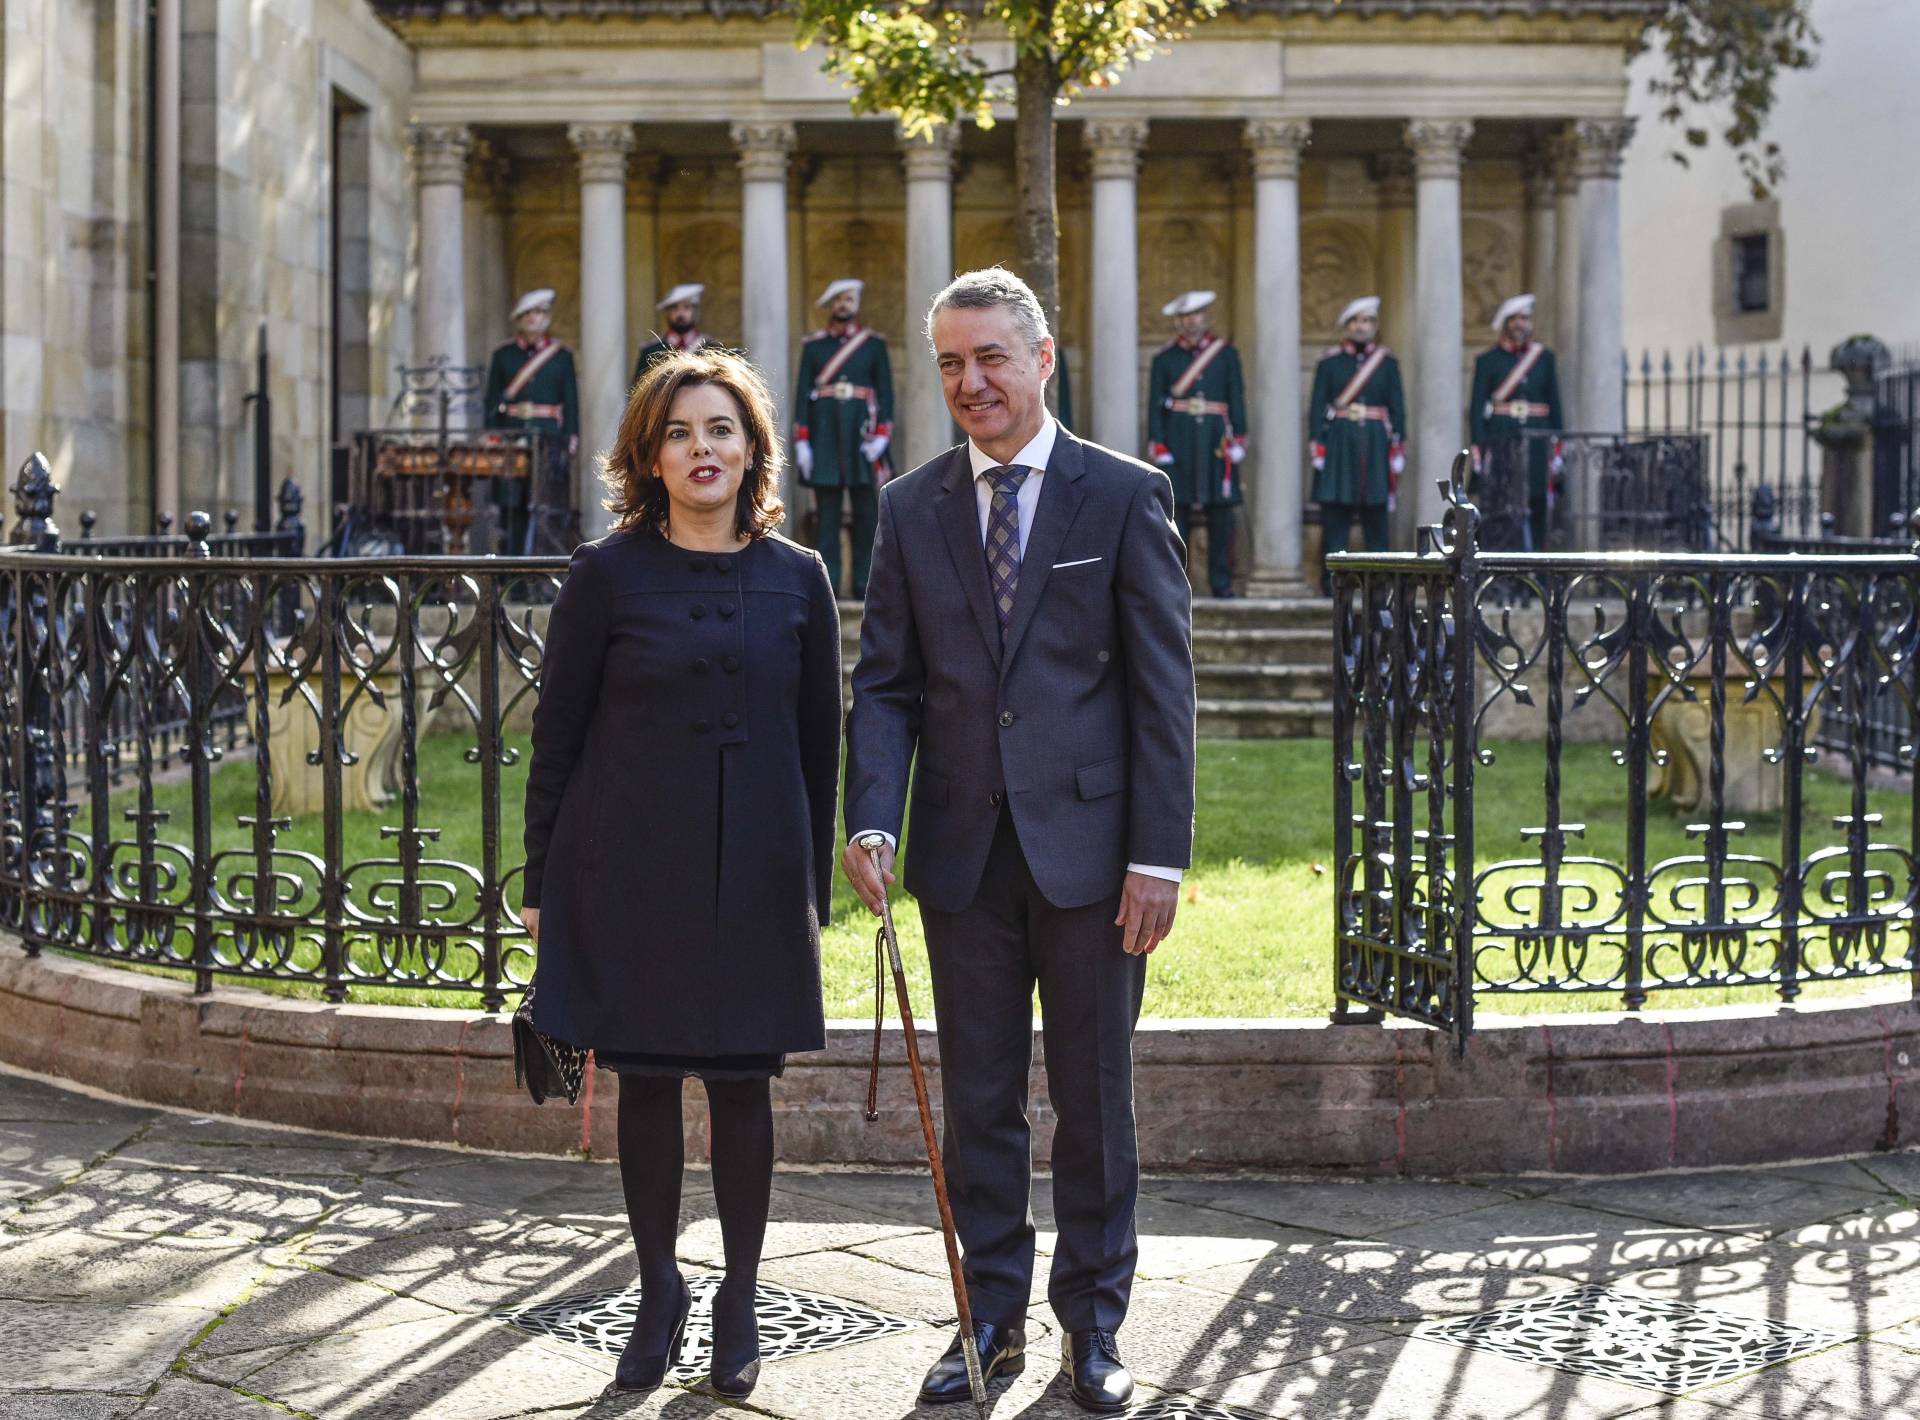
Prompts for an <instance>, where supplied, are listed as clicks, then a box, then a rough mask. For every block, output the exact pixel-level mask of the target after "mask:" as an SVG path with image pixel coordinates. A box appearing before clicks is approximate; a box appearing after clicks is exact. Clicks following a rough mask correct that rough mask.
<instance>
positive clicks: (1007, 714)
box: [1000, 710, 1013, 729]
mask: <svg viewBox="0 0 1920 1420" xmlns="http://www.w3.org/2000/svg"><path fill="white" fill-rule="evenodd" d="M1012 723H1013V711H1011V710H1002V711H1001V712H1000V726H1001V728H1002V729H1005V728H1006V727H1007V726H1008V725H1011V724H1012Z"/></svg>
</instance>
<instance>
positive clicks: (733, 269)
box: [633, 211, 741, 345]
mask: <svg viewBox="0 0 1920 1420" xmlns="http://www.w3.org/2000/svg"><path fill="white" fill-rule="evenodd" d="M657 269H658V270H659V273H660V281H661V283H662V284H663V285H677V284H679V283H680V282H682V281H698V282H700V283H702V284H703V285H705V286H706V288H707V291H706V295H705V296H703V297H702V298H701V301H700V328H701V329H702V330H704V331H706V332H707V334H709V335H711V336H713V337H714V338H715V339H717V340H719V341H722V342H723V343H725V344H728V345H732V344H735V343H736V342H738V341H739V340H740V338H741V335H740V332H741V325H740V222H739V219H738V218H735V219H733V220H731V221H729V220H727V219H725V218H720V217H704V216H695V217H691V218H687V217H682V216H680V215H678V214H676V213H669V212H667V211H662V212H661V214H660V260H659V262H658V267H657ZM655 299H656V300H657V299H658V297H656V298H655ZM641 334H642V332H639V331H636V332H634V333H633V335H634V339H635V340H636V342H637V341H638V339H639V337H640V335H641Z"/></svg>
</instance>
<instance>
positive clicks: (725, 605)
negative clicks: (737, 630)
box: [720, 602, 733, 617]
mask: <svg viewBox="0 0 1920 1420" xmlns="http://www.w3.org/2000/svg"><path fill="white" fill-rule="evenodd" d="M720 615H721V616H723V617H724V616H732V615H733V603H732V602H721V603H720Z"/></svg>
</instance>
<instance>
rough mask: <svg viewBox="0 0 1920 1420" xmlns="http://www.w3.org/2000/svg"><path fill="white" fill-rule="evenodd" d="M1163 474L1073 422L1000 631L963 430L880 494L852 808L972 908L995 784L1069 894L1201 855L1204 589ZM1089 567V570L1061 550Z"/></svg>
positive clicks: (1094, 897)
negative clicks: (1198, 630)
mask: <svg viewBox="0 0 1920 1420" xmlns="http://www.w3.org/2000/svg"><path fill="white" fill-rule="evenodd" d="M1172 517H1173V489H1172V486H1171V485H1170V484H1169V483H1168V482H1167V477H1166V475H1165V474H1163V473H1161V472H1160V470H1158V469H1156V468H1153V467H1151V466H1149V465H1147V464H1144V463H1141V462H1139V461H1138V460H1136V459H1130V458H1126V457H1124V456H1122V455H1120V454H1116V453H1113V452H1112V451H1110V450H1108V449H1103V448H1101V447H1100V446H1099V445H1097V444H1089V443H1085V442H1083V441H1081V440H1079V439H1076V438H1075V437H1074V436H1073V435H1072V434H1070V433H1069V432H1067V431H1066V430H1065V429H1062V430H1060V433H1059V436H1058V438H1057V439H1056V441H1055V443H1054V446H1053V456H1052V459H1051V461H1050V462H1049V463H1048V465H1047V472H1046V478H1045V479H1044V480H1043V481H1042V483H1041V485H1040V499H1039V506H1038V507H1037V509H1036V510H1035V512H1034V519H1033V528H1032V531H1031V533H1030V534H1029V536H1028V540H1027V550H1026V555H1025V556H1024V557H1023V558H1022V560H1021V569H1020V583H1019V588H1018V590H1017V592H1016V594H1015V598H1014V607H1013V615H1012V619H1011V622H1010V624H1009V625H1008V628H1007V635H1006V645H1005V647H1004V649H1003V648H1002V646H1001V644H1000V640H1001V638H1000V628H999V623H998V622H997V620H996V619H995V617H994V612H993V601H992V597H991V594H990V592H989V590H988V582H987V565H986V557H985V554H984V553H983V552H982V550H981V545H980V516H979V506H978V504H977V503H976V501H975V496H974V489H973V471H972V468H971V467H970V465H969V464H968V461H967V449H966V446H965V445H964V444H962V445H961V446H959V447H958V448H955V449H950V450H948V451H947V452H946V453H944V454H942V455H940V456H939V457H938V458H935V459H932V460H930V461H929V462H928V463H926V464H923V465H922V466H921V467H919V468H917V469H915V470H914V471H913V472H912V473H909V474H907V475H906V476H905V477H902V478H897V479H894V480H893V481H892V482H890V483H888V484H887V486H886V487H885V488H884V489H883V490H882V491H881V495H880V526H879V531H878V534H877V535H876V537H875V539H874V547H873V572H872V576H871V578H870V579H869V581H868V583H867V605H866V616H865V620H864V623H863V625H862V628H861V633H860V662H859V664H858V666H857V667H856V668H855V669H854V673H853V710H852V713H851V714H850V715H849V717H848V721H847V797H846V821H847V826H848V828H849V829H851V830H854V831H864V830H868V829H882V830H885V831H886V832H888V833H891V834H894V835H895V836H896V837H897V836H898V835H899V833H900V825H901V820H902V818H903V817H904V815H905V812H906V803H907V797H908V795H907V782H908V768H909V766H910V765H912V764H913V763H914V760H915V756H916V751H917V754H918V765H917V767H916V768H915V769H914V774H913V795H912V798H913V817H912V823H911V832H910V833H909V835H908V837H907V844H906V860H905V879H906V887H907V890H908V891H909V892H911V893H913V894H914V896H916V897H917V898H919V899H920V901H921V902H922V903H923V904H925V905H926V906H929V907H932V908H933V909H935V910H936V911H941V912H958V911H960V910H961V909H963V908H965V907H966V906H967V905H968V904H970V903H971V902H972V901H973V899H974V896H975V894H976V892H977V891H978V889H979V886H980V876H981V873H982V871H983V870H984V868H985V865H986V860H987V850H988V848H989V846H990V845H991V844H992V841H993V833H994V826H995V824H996V822H997V820H998V819H999V816H1000V809H1001V804H1002V802H1003V800H1004V801H1005V802H1006V803H1007V804H1009V805H1010V806H1011V809H1012V812H1013V821H1014V826H1015V828H1016V829H1017V830H1018V831H1019V834H1020V843H1021V846H1022V848H1023V849H1024V850H1025V852H1026V856H1027V863H1028V866H1029V867H1030V868H1031V870H1032V872H1033V877H1034V881H1035V882H1036V883H1037V884H1038V885H1039V888H1040V891H1041V892H1042V893H1044V894H1045V895H1046V898H1047V900H1048V901H1049V902H1051V903H1053V904H1054V905H1055V906H1056V907H1081V906H1085V905H1087V904H1089V903H1093V902H1098V901H1100V900H1101V899H1103V898H1107V897H1112V896H1114V895H1116V894H1117V893H1118V892H1119V889H1120V883H1121V880H1122V878H1123V877H1124V875H1125V873H1126V866H1127V864H1128V863H1129V862H1134V863H1153V864H1157V865H1162V866H1166V867H1186V866H1187V865H1188V864H1189V863H1190V862H1191V861H1192V854H1193V797H1194V787H1193V785H1194V780H1193V775H1194V745H1193V741H1194V684H1193V635H1192V620H1193V618H1192V600H1191V594H1190V592H1189V590H1188V586H1187V577H1186V571H1185V566H1184V563H1185V559H1184V557H1183V556H1182V550H1181V546H1180V538H1179V534H1178V533H1177V532H1176V531H1175V530H1174V527H1173V521H1172ZM1056 564H1076V565H1056Z"/></svg>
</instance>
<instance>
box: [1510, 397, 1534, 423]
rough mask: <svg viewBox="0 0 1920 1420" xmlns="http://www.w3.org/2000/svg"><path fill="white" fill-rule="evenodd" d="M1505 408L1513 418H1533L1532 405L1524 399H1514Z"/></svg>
mask: <svg viewBox="0 0 1920 1420" xmlns="http://www.w3.org/2000/svg"><path fill="white" fill-rule="evenodd" d="M1507 410H1508V412H1509V413H1510V414H1512V416H1513V417H1514V418H1515V419H1531V418H1533V406H1532V405H1531V404H1529V403H1527V401H1526V400H1524V399H1516V400H1514V401H1513V403H1512V404H1510V405H1508V406H1507Z"/></svg>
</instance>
